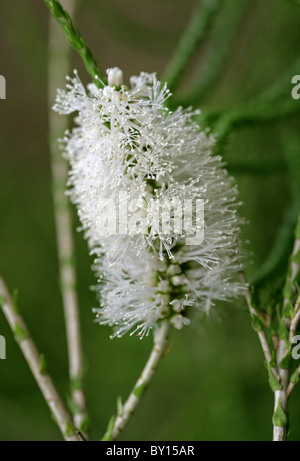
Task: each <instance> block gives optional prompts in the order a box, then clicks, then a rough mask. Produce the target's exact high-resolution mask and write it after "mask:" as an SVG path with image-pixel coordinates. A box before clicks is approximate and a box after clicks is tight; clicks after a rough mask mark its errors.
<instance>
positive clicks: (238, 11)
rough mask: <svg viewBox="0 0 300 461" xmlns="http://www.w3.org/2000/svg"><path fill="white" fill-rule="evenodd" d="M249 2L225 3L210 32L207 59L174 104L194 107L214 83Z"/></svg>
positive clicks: (235, 0)
mask: <svg viewBox="0 0 300 461" xmlns="http://www.w3.org/2000/svg"><path fill="white" fill-rule="evenodd" d="M248 2H249V0H234V1H231V2H225V3H224V5H223V9H222V11H221V14H220V15H219V17H218V20H217V21H216V24H215V26H214V28H213V30H212V32H211V38H210V40H209V43H208V50H207V58H206V59H205V60H204V62H203V64H202V62H201V65H200V66H199V69H198V70H196V72H195V74H196V75H195V78H194V82H192V83H191V85H189V88H188V90H187V91H184V92H183V93H182V94H180V96H179V97H178V99H176V101H175V102H176V104H178V105H183V106H190V105H193V106H195V105H196V104H198V103H199V101H201V99H202V98H203V97H204V96H205V95H206V94H207V92H208V91H209V89H210V88H211V87H212V85H213V84H214V83H215V82H216V80H217V78H218V76H219V75H220V72H221V70H222V68H223V66H224V63H225V61H226V58H227V56H228V55H229V53H230V50H231V47H232V44H233V41H234V38H235V35H236V31H237V27H238V25H239V24H240V20H241V16H242V14H243V12H244V10H245V7H246V5H247V4H248Z"/></svg>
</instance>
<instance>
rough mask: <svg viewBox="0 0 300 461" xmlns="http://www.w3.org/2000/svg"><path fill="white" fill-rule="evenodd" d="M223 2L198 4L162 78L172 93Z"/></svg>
mask: <svg viewBox="0 0 300 461" xmlns="http://www.w3.org/2000/svg"><path fill="white" fill-rule="evenodd" d="M222 2H223V0H203V1H201V2H198V5H197V6H196V9H195V11H194V12H193V13H192V17H191V20H190V23H189V24H188V26H187V28H186V30H185V31H184V33H183V35H182V37H181V39H180V41H179V44H178V47H177V49H176V50H175V53H174V56H173V59H172V60H171V62H170V64H169V65H168V67H167V69H166V71H165V73H164V76H163V78H162V80H163V81H167V82H168V88H169V89H170V90H171V91H173V90H174V89H175V88H176V86H177V85H178V83H179V80H180V78H181V76H182V75H183V73H184V70H185V69H186V67H187V65H188V63H189V60H190V59H191V57H192V56H193V54H194V52H195V51H196V48H197V46H198V45H199V43H200V42H201V41H202V40H203V39H204V37H205V34H206V32H207V30H208V29H209V27H210V25H211V24H212V21H213V20H214V17H215V15H216V14H217V12H218V10H219V8H220V6H221V4H222Z"/></svg>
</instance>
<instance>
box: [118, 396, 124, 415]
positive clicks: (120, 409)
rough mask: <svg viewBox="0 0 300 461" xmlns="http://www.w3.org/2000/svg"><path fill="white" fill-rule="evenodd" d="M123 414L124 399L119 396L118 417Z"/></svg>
mask: <svg viewBox="0 0 300 461" xmlns="http://www.w3.org/2000/svg"><path fill="white" fill-rule="evenodd" d="M122 413H123V403H122V397H121V396H119V397H118V398H117V415H118V416H120V415H121V414H122Z"/></svg>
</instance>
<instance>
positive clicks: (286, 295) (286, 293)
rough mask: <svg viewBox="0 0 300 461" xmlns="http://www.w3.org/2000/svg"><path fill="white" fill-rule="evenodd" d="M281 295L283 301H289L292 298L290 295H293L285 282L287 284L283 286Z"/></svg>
mask: <svg viewBox="0 0 300 461" xmlns="http://www.w3.org/2000/svg"><path fill="white" fill-rule="evenodd" d="M282 294H283V297H284V298H285V299H288V300H290V299H291V297H292V295H293V293H292V290H291V287H290V284H289V282H288V281H287V282H286V283H285V285H284V288H283V291H282Z"/></svg>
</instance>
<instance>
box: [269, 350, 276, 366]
mask: <svg viewBox="0 0 300 461" xmlns="http://www.w3.org/2000/svg"><path fill="white" fill-rule="evenodd" d="M269 365H270V367H276V353H275V351H272V357H271V360H270V361H269ZM267 368H269V367H267Z"/></svg>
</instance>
